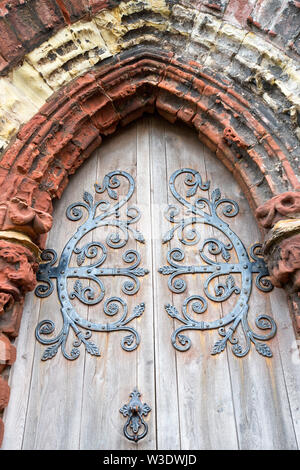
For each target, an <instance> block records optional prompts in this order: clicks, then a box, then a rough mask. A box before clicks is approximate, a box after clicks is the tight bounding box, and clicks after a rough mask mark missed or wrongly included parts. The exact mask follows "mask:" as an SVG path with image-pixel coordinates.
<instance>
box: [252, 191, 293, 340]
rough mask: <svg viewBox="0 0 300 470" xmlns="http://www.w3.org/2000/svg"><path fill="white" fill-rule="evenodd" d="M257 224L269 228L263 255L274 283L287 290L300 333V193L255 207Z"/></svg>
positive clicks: (276, 197) (284, 196)
mask: <svg viewBox="0 0 300 470" xmlns="http://www.w3.org/2000/svg"><path fill="white" fill-rule="evenodd" d="M256 218H257V220H258V222H259V224H260V225H261V226H262V227H263V228H265V229H267V230H268V233H267V235H266V237H265V241H264V257H265V260H266V262H267V265H268V269H269V273H270V278H271V281H272V283H273V284H274V286H276V287H282V288H284V289H285V290H286V291H287V293H288V299H289V302H290V306H291V310H292V313H293V320H294V322H295V329H296V333H297V334H298V335H299V334H300V193H299V192H292V191H289V192H286V193H283V194H280V195H278V196H275V197H273V198H272V199H270V200H269V201H268V202H266V203H265V204H263V205H262V206H260V207H259V208H258V209H257V210H256Z"/></svg>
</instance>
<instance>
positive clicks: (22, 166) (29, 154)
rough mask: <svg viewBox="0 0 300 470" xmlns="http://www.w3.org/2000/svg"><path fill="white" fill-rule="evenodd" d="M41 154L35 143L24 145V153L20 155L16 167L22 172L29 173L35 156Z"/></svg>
mask: <svg viewBox="0 0 300 470" xmlns="http://www.w3.org/2000/svg"><path fill="white" fill-rule="evenodd" d="M38 154H39V149H38V148H37V146H36V145H34V144H29V145H27V146H25V147H24V149H23V151H22V153H20V155H19V156H18V159H17V161H16V167H17V169H18V170H19V171H20V172H21V173H27V171H28V170H29V169H30V167H31V165H32V163H33V161H34V159H35V157H36V156H37V155H38Z"/></svg>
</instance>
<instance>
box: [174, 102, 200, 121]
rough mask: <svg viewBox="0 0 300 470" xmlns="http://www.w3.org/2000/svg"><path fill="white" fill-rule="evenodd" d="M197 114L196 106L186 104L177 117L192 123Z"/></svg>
mask: <svg viewBox="0 0 300 470" xmlns="http://www.w3.org/2000/svg"><path fill="white" fill-rule="evenodd" d="M195 114H196V106H184V107H183V108H181V109H180V110H179V111H178V113H177V117H178V119H180V120H181V121H183V122H185V123H186V124H191V122H192V120H193V118H194V116H195Z"/></svg>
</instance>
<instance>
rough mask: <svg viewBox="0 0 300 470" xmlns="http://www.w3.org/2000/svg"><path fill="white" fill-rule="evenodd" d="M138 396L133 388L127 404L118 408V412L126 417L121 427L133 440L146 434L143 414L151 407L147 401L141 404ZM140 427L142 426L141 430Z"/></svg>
mask: <svg viewBox="0 0 300 470" xmlns="http://www.w3.org/2000/svg"><path fill="white" fill-rule="evenodd" d="M140 396H141V394H140V392H139V391H138V390H137V389H136V388H135V389H134V390H133V392H132V393H131V394H130V397H131V400H130V402H129V403H128V404H127V405H123V406H122V408H121V409H120V413H122V415H123V416H125V417H127V421H126V423H125V425H124V428H123V431H124V435H125V436H126V437H127V439H129V440H130V441H134V442H137V441H139V440H140V439H143V437H145V436H146V434H147V432H148V424H147V423H146V422H145V421H144V418H143V416H147V415H148V413H150V411H151V408H150V406H149V405H147V403H144V404H143V403H142V402H141V400H140ZM140 428H142V430H141V431H140ZM139 431H140V432H139Z"/></svg>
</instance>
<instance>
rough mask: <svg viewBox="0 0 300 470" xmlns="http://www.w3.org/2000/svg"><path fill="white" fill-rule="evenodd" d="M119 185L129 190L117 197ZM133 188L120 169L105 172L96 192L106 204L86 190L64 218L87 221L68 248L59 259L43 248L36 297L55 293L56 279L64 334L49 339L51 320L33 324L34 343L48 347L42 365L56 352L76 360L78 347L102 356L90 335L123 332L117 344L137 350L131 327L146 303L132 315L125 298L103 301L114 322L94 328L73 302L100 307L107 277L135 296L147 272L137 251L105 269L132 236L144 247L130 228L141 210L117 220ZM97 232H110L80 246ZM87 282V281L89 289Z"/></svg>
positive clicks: (130, 210)
mask: <svg viewBox="0 0 300 470" xmlns="http://www.w3.org/2000/svg"><path fill="white" fill-rule="evenodd" d="M121 182H123V183H124V184H127V186H128V190H127V194H126V195H125V196H120V197H118V188H119V186H120V185H121ZM134 189H135V183H134V180H133V178H132V176H131V175H130V174H128V173H126V172H124V171H120V170H116V171H112V172H110V173H108V174H107V175H106V176H105V177H104V179H103V182H102V184H101V185H98V184H95V191H96V193H98V194H101V195H103V196H105V193H107V195H108V200H107V199H106V200H105V199H100V201H96V200H94V198H93V196H92V195H91V194H90V193H89V192H88V191H85V192H84V194H83V200H82V202H75V203H73V204H71V205H70V206H69V207H68V208H67V211H66V215H67V218H68V219H69V220H71V221H76V222H77V221H80V220H81V219H82V218H83V216H84V213H85V215H86V216H87V217H86V218H85V220H84V222H83V223H82V225H80V226H79V227H78V228H77V231H76V232H75V233H74V235H73V236H72V237H71V238H70V239H69V240H68V242H67V243H66V245H65V247H64V248H63V250H62V253H61V256H60V258H59V260H58V256H57V253H56V252H55V250H53V249H46V250H44V252H43V253H42V255H41V258H42V260H43V261H44V262H42V263H41V264H40V266H39V271H38V274H37V279H38V281H40V282H42V284H40V285H38V286H37V288H36V290H35V293H36V295H37V296H39V297H47V296H49V295H50V294H51V293H52V292H53V290H54V286H53V282H52V279H56V285H57V294H58V299H59V302H60V306H61V308H60V311H61V315H62V318H63V326H62V329H61V331H60V332H59V333H58V334H57V335H56V336H52V333H54V330H55V325H54V323H53V322H52V320H43V321H41V322H40V323H39V324H38V325H37V327H36V331H35V334H36V338H37V340H38V341H39V342H40V343H42V344H44V345H47V348H46V350H45V351H44V353H43V356H42V360H48V359H52V358H53V357H54V356H55V355H56V353H57V351H58V349H59V348H61V350H62V353H63V355H64V357H65V358H67V359H69V360H75V359H77V358H78V356H79V354H80V350H79V348H80V346H81V345H82V344H83V345H84V347H85V350H86V352H87V353H89V354H91V355H93V356H100V351H99V349H98V346H97V345H96V344H95V343H94V342H92V341H90V340H89V338H90V337H91V335H92V331H94V332H106V333H109V332H112V331H123V332H125V333H127V334H126V335H125V337H124V338H123V339H122V340H121V347H122V348H123V349H124V350H126V351H133V350H134V349H136V348H137V347H138V345H139V343H140V336H139V334H138V332H137V331H136V330H135V329H134V328H133V327H131V326H130V325H129V323H130V322H131V321H132V320H133V319H134V318H136V317H138V316H141V315H142V314H143V312H144V310H145V304H144V303H141V304H139V305H136V306H135V307H134V308H133V311H132V313H131V315H130V312H129V311H128V306H127V303H126V302H125V300H124V299H123V298H121V297H117V296H114V297H110V298H107V299H106V300H105V301H104V306H103V312H104V314H105V315H107V316H108V317H113V318H114V321H110V322H106V323H96V322H92V321H89V320H87V319H84V318H82V317H81V316H80V314H79V312H78V311H77V309H76V307H75V306H74V305H73V303H72V300H73V299H75V298H76V299H77V300H79V301H80V302H82V303H84V304H85V305H90V306H91V305H96V304H98V303H100V302H102V301H103V300H104V298H105V278H107V277H123V278H125V281H124V282H123V285H122V292H123V293H124V294H125V295H131V296H132V295H134V294H136V293H137V292H138V290H139V288H140V280H139V279H140V278H141V277H143V276H145V275H146V274H147V273H148V270H147V269H145V268H142V267H140V266H139V265H140V262H141V257H140V254H139V252H138V251H136V250H132V249H130V250H127V251H125V253H123V255H122V259H123V263H125V266H124V265H121V266H119V267H107V266H105V262H106V260H107V254H108V250H109V249H120V248H123V247H125V246H126V244H127V242H128V240H129V236H130V234H131V235H132V237H133V238H134V239H135V240H136V241H137V242H139V243H144V242H145V239H144V237H143V235H142V233H141V232H139V231H138V230H136V229H134V228H133V227H132V225H133V224H134V223H136V222H137V221H138V220H139V218H140V211H139V209H137V208H135V207H129V208H128V209H127V211H126V217H124V218H122V217H121V209H122V207H123V206H125V204H127V202H128V201H129V199H130V198H131V196H132V194H133V192H134ZM111 200H113V201H114V202H112V201H111ZM101 227H102V228H103V227H105V228H111V229H112V231H111V232H110V233H109V234H108V235H107V236H106V239H105V242H102V241H101V242H100V241H93V242H89V243H85V244H83V245H82V243H84V240H83V238H84V236H85V235H86V234H87V233H88V232H91V231H93V230H95V229H101ZM116 230H118V232H116ZM73 254H75V255H77V256H76V262H77V266H72V265H71V259H72V255H73ZM56 263H57V265H55V264H56ZM68 279H75V281H74V283H73V290H72V291H71V292H68ZM87 281H89V284H88V285H87ZM115 317H117V319H115ZM70 330H73V333H74V334H75V337H76V340H75V341H74V342H73V348H72V349H71V351H70V353H68V352H67V349H66V342H67V338H68V335H69V332H70ZM83 331H85V334H84V333H83Z"/></svg>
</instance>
